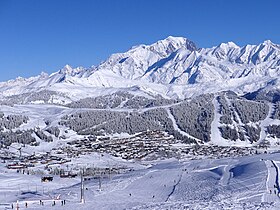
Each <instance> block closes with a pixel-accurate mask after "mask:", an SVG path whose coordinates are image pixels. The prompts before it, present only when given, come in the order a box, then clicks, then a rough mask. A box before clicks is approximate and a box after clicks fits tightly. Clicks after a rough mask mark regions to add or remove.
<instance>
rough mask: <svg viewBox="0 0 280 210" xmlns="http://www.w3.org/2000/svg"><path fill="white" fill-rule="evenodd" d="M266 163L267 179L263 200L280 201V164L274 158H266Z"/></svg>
mask: <svg viewBox="0 0 280 210" xmlns="http://www.w3.org/2000/svg"><path fill="white" fill-rule="evenodd" d="M265 165H266V167H267V180H266V192H265V193H264V194H263V198H262V202H269V203H270V202H280V198H279V190H280V189H279V168H278V165H277V164H276V163H275V162H274V161H273V160H265Z"/></svg>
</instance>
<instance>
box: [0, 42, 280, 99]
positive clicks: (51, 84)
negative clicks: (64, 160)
mask: <svg viewBox="0 0 280 210" xmlns="http://www.w3.org/2000/svg"><path fill="white" fill-rule="evenodd" d="M279 68H280V45H277V44H274V43H272V42H271V41H269V40H267V41H264V42H263V43H261V44H259V45H246V46H243V47H239V46H237V45H236V44H234V43H233V42H228V43H222V44H220V45H219V46H216V47H212V48H197V47H196V45H195V44H194V43H193V42H192V41H190V40H188V39H186V38H182V37H171V36H170V37H168V38H166V39H164V40H160V41H158V42H156V43H154V44H151V45H139V46H135V47H132V48H131V49H130V50H128V51H127V52H124V53H117V54H113V55H111V56H110V57H109V58H108V59H107V60H106V61H105V62H103V63H101V64H100V65H98V66H96V67H94V66H92V67H90V68H83V67H78V68H72V67H71V66H69V65H66V66H65V67H64V68H62V69H61V70H59V71H57V72H55V73H53V74H51V75H47V74H45V73H42V74H41V75H40V76H37V77H32V78H28V79H23V78H18V79H16V80H12V81H8V82H2V83H0V92H1V97H5V96H12V95H18V94H22V93H28V92H38V91H42V90H49V91H55V92H60V93H63V94H65V96H67V98H68V99H69V100H70V101H71V100H78V99H81V98H85V97H89V96H96V95H102V94H103V93H104V94H107V93H108V90H110V91H109V92H116V91H119V90H120V89H124V90H126V91H127V90H131V88H132V89H135V87H137V88H136V89H137V90H138V91H140V92H145V93H148V94H152V95H157V94H160V95H162V96H163V97H166V98H181V99H182V98H187V97H192V96H196V95H200V94H202V93H213V92H220V91H226V90H232V91H234V92H236V93H238V94H240V95H243V94H248V93H250V92H255V91H258V90H259V89H263V88H266V87H272V88H273V89H278V87H279V85H278V82H277V80H278V76H279V74H280V73H279V72H280V71H279ZM272 83H273V84H275V85H274V86H271V84H272ZM97 92H98V94H96V93H97Z"/></svg>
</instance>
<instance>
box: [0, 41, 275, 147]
mask: <svg viewBox="0 0 280 210" xmlns="http://www.w3.org/2000/svg"><path fill="white" fill-rule="evenodd" d="M279 75H280V45H277V44H274V43H272V42H271V41H269V40H267V41H264V42H263V43H261V44H259V45H246V46H243V47H239V46H237V45H236V44H235V43H233V42H228V43H222V44H220V45H218V46H215V47H212V48H198V47H197V46H196V44H195V43H194V42H192V41H190V40H188V39H186V38H182V37H171V36H170V37H168V38H166V39H164V40H160V41H158V42H156V43H154V44H151V45H138V46H135V47H132V48H131V49H129V50H128V51H127V52H124V53H117V54H113V55H111V56H110V57H109V58H108V59H107V60H106V61H104V62H102V63H101V64H100V65H98V66H92V67H90V68H84V67H77V68H72V67H71V66H69V65H66V66H65V67H63V68H62V69H61V70H59V71H57V72H54V73H52V74H50V75H48V74H46V73H42V74H41V75H39V76H36V77H31V78H27V79H25V78H17V79H15V80H10V81H7V82H2V83H0V104H1V111H2V112H3V113H2V114H1V115H0V138H4V139H5V138H6V139H8V140H7V142H8V143H7V144H11V143H14V142H21V141H22V139H21V136H23V134H22V133H17V132H16V130H17V129H19V130H21V132H25V133H26V134H25V135H24V138H25V140H24V141H28V143H32V144H38V142H40V141H41V140H43V141H47V142H51V141H53V140H58V139H61V138H63V139H64V138H68V137H69V138H70V137H71V138H72V137H73V136H75V138H81V137H89V136H91V138H92V136H108V135H114V134H116V133H117V134H123V133H125V134H128V135H135V134H137V133H141V132H146V131H149V130H152V131H155V130H156V131H161V132H167V133H168V134H169V135H172V136H173V137H174V138H175V139H179V140H181V141H182V142H184V143H196V144H197V143H198V144H199V143H205V144H209V143H210V144H215V145H223V146H227V145H238V146H244V145H245V146H248V145H250V146H251V145H260V144H262V145H264V144H270V145H273V146H277V145H278V144H279V142H278V138H280V132H279V130H280V103H279V100H280V83H279V80H278V78H279ZM38 104H39V105H38ZM15 113H17V114H20V116H17V115H16V114H15ZM35 128H36V129H37V130H36V129H35ZM34 129H35V130H34ZM38 129H39V130H38ZM69 129H70V131H71V132H70V133H69V132H68V130H69ZM66 131H67V132H66ZM7 132H8V133H7ZM70 134H71V135H70ZM69 135H70V136H69ZM36 139H37V140H36Z"/></svg>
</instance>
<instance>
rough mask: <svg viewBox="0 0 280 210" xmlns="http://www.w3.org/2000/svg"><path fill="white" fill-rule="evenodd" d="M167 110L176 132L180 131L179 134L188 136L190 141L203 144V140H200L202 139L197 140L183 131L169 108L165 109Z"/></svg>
mask: <svg viewBox="0 0 280 210" xmlns="http://www.w3.org/2000/svg"><path fill="white" fill-rule="evenodd" d="M165 110H166V112H167V115H168V117H169V118H170V120H171V121H172V124H173V127H174V130H176V131H178V132H179V133H180V134H182V135H183V136H186V137H188V138H190V139H194V140H195V141H196V142H197V143H198V144H199V143H201V140H200V139H198V138H195V137H194V136H192V135H190V134H188V133H187V132H185V131H182V130H181V129H180V128H179V127H178V125H177V123H176V120H175V118H174V116H173V115H172V113H171V111H170V109H169V108H165Z"/></svg>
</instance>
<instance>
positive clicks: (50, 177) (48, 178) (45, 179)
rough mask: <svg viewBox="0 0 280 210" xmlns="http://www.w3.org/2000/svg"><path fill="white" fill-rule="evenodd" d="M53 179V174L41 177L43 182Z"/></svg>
mask: <svg viewBox="0 0 280 210" xmlns="http://www.w3.org/2000/svg"><path fill="white" fill-rule="evenodd" d="M51 181H53V177H52V176H43V177H42V178H41V182H51Z"/></svg>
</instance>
